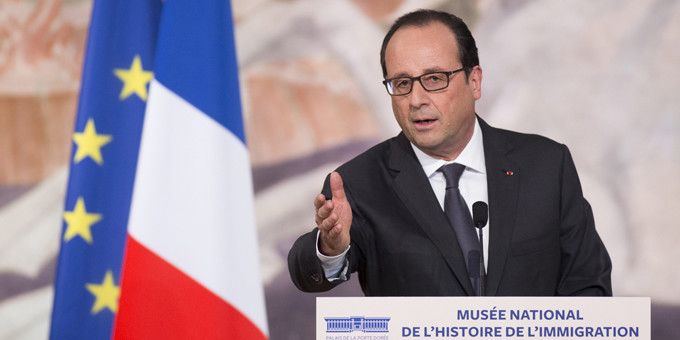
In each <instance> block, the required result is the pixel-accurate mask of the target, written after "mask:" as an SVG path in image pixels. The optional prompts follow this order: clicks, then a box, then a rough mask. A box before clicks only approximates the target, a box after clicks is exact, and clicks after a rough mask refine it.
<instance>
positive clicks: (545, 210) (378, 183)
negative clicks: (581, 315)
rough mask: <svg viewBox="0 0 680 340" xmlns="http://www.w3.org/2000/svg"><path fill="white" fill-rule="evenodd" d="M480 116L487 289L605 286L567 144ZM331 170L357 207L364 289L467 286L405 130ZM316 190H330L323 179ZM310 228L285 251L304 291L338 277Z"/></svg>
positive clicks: (604, 258) (413, 291) (433, 290)
mask: <svg viewBox="0 0 680 340" xmlns="http://www.w3.org/2000/svg"><path fill="white" fill-rule="evenodd" d="M479 122H480V126H481V129H482V135H483V140H484V154H485V159H486V161H485V162H486V170H487V186H488V196H489V219H490V231H489V259H488V268H487V285H486V289H485V295H492V296H493V295H498V296H511V295H525V296H542V295H547V296H551V295H595V296H599V295H604V296H609V295H611V294H612V289H611V279H610V274H611V261H610V259H609V255H608V253H607V250H606V249H605V247H604V244H603V243H602V241H601V240H600V237H599V236H598V234H597V231H596V230H595V225H594V222H593V214H592V211H591V208H590V205H589V204H588V202H587V201H586V200H585V198H583V194H582V192H581V185H580V182H579V179H578V175H577V173H576V168H575V167H574V163H573V161H572V158H571V155H570V154H569V150H568V149H567V147H566V146H564V145H562V144H558V143H556V142H554V141H552V140H549V139H547V138H544V137H541V136H537V135H527V134H520V133H516V132H511V131H507V130H500V129H496V128H493V127H491V126H489V125H488V124H486V123H485V122H484V121H483V120H481V119H479ZM508 170H510V171H511V172H512V175H510V173H509V172H508ZM337 171H338V172H339V173H340V174H341V175H342V178H343V181H344V186H345V192H346V194H347V197H348V199H349V202H350V204H351V206H352V212H353V222H352V227H351V229H350V236H351V239H352V241H351V248H350V251H349V253H348V254H349V255H348V256H349V272H352V273H353V272H358V274H359V282H360V283H361V287H362V289H363V292H364V294H366V295H368V296H372V295H379V296H380V295H382V296H418V295H420V296H440V295H441V296H464V295H473V290H472V285H471V284H470V280H469V279H468V275H467V271H466V268H465V263H464V260H463V255H462V253H461V250H460V248H459V246H458V241H457V239H456V234H455V232H454V231H453V229H452V228H451V227H450V225H449V222H448V220H447V218H446V215H445V214H444V212H443V211H442V209H441V207H440V205H439V203H438V202H437V199H436V197H435V194H434V192H433V191H432V187H431V186H430V183H429V181H428V179H427V177H426V176H425V173H424V171H423V169H422V166H421V165H420V163H419V162H418V159H417V158H416V156H415V154H414V152H413V149H412V148H411V145H410V143H409V141H408V139H406V137H405V136H404V135H403V133H401V134H399V135H398V136H396V137H394V138H391V139H389V140H386V141H384V142H382V143H380V144H378V145H376V146H374V147H373V148H371V149H370V150H368V151H366V152H364V153H362V154H361V155H359V156H357V157H356V158H354V159H352V160H350V161H349V162H347V163H345V164H343V165H342V166H340V167H339V168H338V170H337ZM322 192H323V193H324V194H325V195H326V197H330V190H329V183H328V178H326V183H325V184H324V188H323V191H322ZM316 233H317V229H316V228H315V229H314V230H312V231H310V232H309V233H307V234H304V235H302V236H301V237H300V238H299V239H298V240H297V241H296V242H295V244H294V245H293V247H292V248H291V250H290V252H289V254H288V269H289V272H290V276H291V279H292V280H293V282H294V283H295V285H296V286H297V287H298V288H299V289H300V290H303V291H307V292H318V291H326V290H329V289H331V288H333V287H334V286H335V285H338V284H340V283H341V282H342V281H334V282H332V283H331V282H329V281H328V280H326V278H325V275H324V272H323V269H322V267H321V263H320V261H319V259H318V258H317V256H316Z"/></svg>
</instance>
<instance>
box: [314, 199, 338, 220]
mask: <svg viewBox="0 0 680 340" xmlns="http://www.w3.org/2000/svg"><path fill="white" fill-rule="evenodd" d="M314 206H315V207H316V214H315V215H314V221H315V222H316V225H317V226H319V225H320V224H321V223H322V222H323V220H325V219H327V218H328V217H329V216H330V214H331V212H333V206H334V204H333V201H326V199H325V198H324V196H323V195H319V196H317V197H316V199H314Z"/></svg>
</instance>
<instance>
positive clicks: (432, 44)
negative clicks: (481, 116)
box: [385, 22, 482, 160]
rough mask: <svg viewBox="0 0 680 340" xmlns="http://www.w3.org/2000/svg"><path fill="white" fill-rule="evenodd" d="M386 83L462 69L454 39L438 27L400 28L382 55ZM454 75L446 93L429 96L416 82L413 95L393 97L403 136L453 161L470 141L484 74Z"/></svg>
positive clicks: (439, 156) (479, 72) (451, 33)
mask: <svg viewBox="0 0 680 340" xmlns="http://www.w3.org/2000/svg"><path fill="white" fill-rule="evenodd" d="M385 66H386V69H387V78H388V79H391V78H396V77H404V76H406V77H415V76H420V75H422V74H424V73H430V72H437V71H453V70H456V69H459V68H461V67H462V64H461V61H460V60H459V57H458V45H457V43H456V39H455V36H454V34H453V32H451V30H449V28H448V27H446V26H445V25H444V24H442V23H439V22H432V23H430V24H428V25H426V26H422V27H416V26H405V27H402V28H400V29H398V30H397V31H396V32H395V33H394V35H393V36H392V39H390V41H389V43H388V44H387V48H386V50H385ZM465 77H466V76H465V72H463V71H461V72H457V73H454V74H453V75H452V76H451V77H450V78H449V86H448V87H447V88H444V89H441V90H437V91H432V92H428V91H427V90H425V89H424V88H423V87H422V85H421V84H420V82H418V81H415V82H414V83H413V88H412V90H411V93H409V94H407V95H404V96H393V97H392V110H393V111H394V116H395V118H396V119H397V122H398V123H399V126H400V127H401V129H402V131H403V132H404V134H405V135H406V137H407V138H408V139H409V140H410V141H411V142H412V143H413V144H414V145H416V146H417V147H418V148H419V149H421V150H422V151H424V152H425V153H427V154H429V155H430V156H433V157H436V158H443V159H449V160H450V159H453V158H455V157H457V156H458V154H460V152H461V151H462V150H463V148H464V147H465V145H466V144H467V142H468V141H469V140H470V138H471V137H472V132H473V131H474V124H475V101H476V100H477V99H479V97H480V96H481V84H482V70H481V68H479V67H475V68H474V69H473V70H472V72H471V73H470V76H469V77H468V80H467V81H466V79H465Z"/></svg>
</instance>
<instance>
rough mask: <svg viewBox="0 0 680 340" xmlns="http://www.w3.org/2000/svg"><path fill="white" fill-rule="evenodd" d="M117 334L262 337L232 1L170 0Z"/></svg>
mask: <svg viewBox="0 0 680 340" xmlns="http://www.w3.org/2000/svg"><path fill="white" fill-rule="evenodd" d="M160 20H161V21H160V26H159V32H158V34H159V35H158V40H157V46H156V53H155V58H154V79H153V80H152V81H151V85H150V87H149V96H148V101H147V105H146V111H145V117H144V127H143V132H142V139H141V145H140V149H139V158H138V163H137V171H136V177H135V183H134V189H133V193H132V201H131V207H130V215H129V222H128V236H127V245H126V250H125V257H124V261H123V269H122V284H121V295H120V300H119V307H118V312H117V314H116V319H115V324H114V330H113V336H114V338H116V339H266V338H267V320H266V317H265V315H266V313H265V309H264V298H263V292H262V284H261V279H260V274H259V273H260V272H259V262H258V252H257V239H256V229H255V220H254V210H253V191H252V180H251V172H250V162H249V157H248V150H247V148H246V144H245V134H244V129H243V121H242V115H241V103H240V97H239V82H238V74H237V70H238V64H237V61H236V53H235V50H234V46H235V44H234V32H233V26H232V14H231V9H230V4H229V2H228V1H208V0H200V1H174V0H168V1H165V3H164V5H163V11H162V14H161V19H160Z"/></svg>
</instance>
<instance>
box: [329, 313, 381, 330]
mask: <svg viewBox="0 0 680 340" xmlns="http://www.w3.org/2000/svg"><path fill="white" fill-rule="evenodd" d="M324 320H325V321H326V332H327V333H350V332H364V333H387V332H388V331H389V327H388V326H389V322H390V318H388V317H371V318H367V317H363V316H350V317H339V318H335V317H333V318H324Z"/></svg>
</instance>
